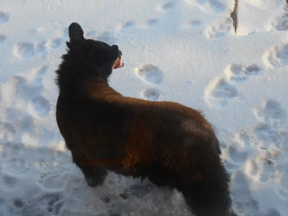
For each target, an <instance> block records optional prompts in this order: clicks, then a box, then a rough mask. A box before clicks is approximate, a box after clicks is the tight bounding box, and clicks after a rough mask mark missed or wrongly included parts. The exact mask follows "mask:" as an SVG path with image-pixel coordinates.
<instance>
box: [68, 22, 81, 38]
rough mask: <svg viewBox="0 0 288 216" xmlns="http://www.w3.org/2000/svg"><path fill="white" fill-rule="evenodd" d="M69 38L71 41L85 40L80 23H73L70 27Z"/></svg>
mask: <svg viewBox="0 0 288 216" xmlns="http://www.w3.org/2000/svg"><path fill="white" fill-rule="evenodd" d="M68 31H69V38H70V41H71V42H74V41H77V40H84V31H83V29H82V28H81V26H80V25H79V24H78V23H75V22H74V23H71V25H70V26H69V28H68Z"/></svg>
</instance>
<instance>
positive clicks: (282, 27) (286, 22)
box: [271, 9, 288, 31]
mask: <svg viewBox="0 0 288 216" xmlns="http://www.w3.org/2000/svg"><path fill="white" fill-rule="evenodd" d="M287 10H288V9H287ZM271 26H272V30H274V31H287V30H288V12H286V13H285V14H284V15H282V16H280V17H277V18H275V20H273V21H272V22H271Z"/></svg>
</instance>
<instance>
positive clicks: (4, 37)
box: [0, 34, 7, 44]
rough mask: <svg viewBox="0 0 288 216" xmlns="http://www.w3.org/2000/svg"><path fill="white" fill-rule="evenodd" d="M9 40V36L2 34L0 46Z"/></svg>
mask: <svg viewBox="0 0 288 216" xmlns="http://www.w3.org/2000/svg"><path fill="white" fill-rule="evenodd" d="M6 39H7V36H6V35H4V34H0V44H1V43H3V42H4V41H5V40H6Z"/></svg>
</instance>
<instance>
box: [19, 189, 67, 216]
mask: <svg viewBox="0 0 288 216" xmlns="http://www.w3.org/2000/svg"><path fill="white" fill-rule="evenodd" d="M63 206H64V199H63V197H62V195H60V194H57V193H51V194H46V195H44V196H42V197H37V198H35V199H33V200H30V201H28V202H27V204H26V206H25V208H23V211H22V215H23V216H30V215H60V213H61V210H62V208H63ZM43 211H44V212H43ZM65 215H66V214H65ZM70 215H71V214H70Z"/></svg>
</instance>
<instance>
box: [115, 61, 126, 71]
mask: <svg viewBox="0 0 288 216" xmlns="http://www.w3.org/2000/svg"><path fill="white" fill-rule="evenodd" d="M123 66H124V64H123V63H122V62H121V59H119V61H118V63H117V65H115V67H114V69H117V68H120V67H123Z"/></svg>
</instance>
